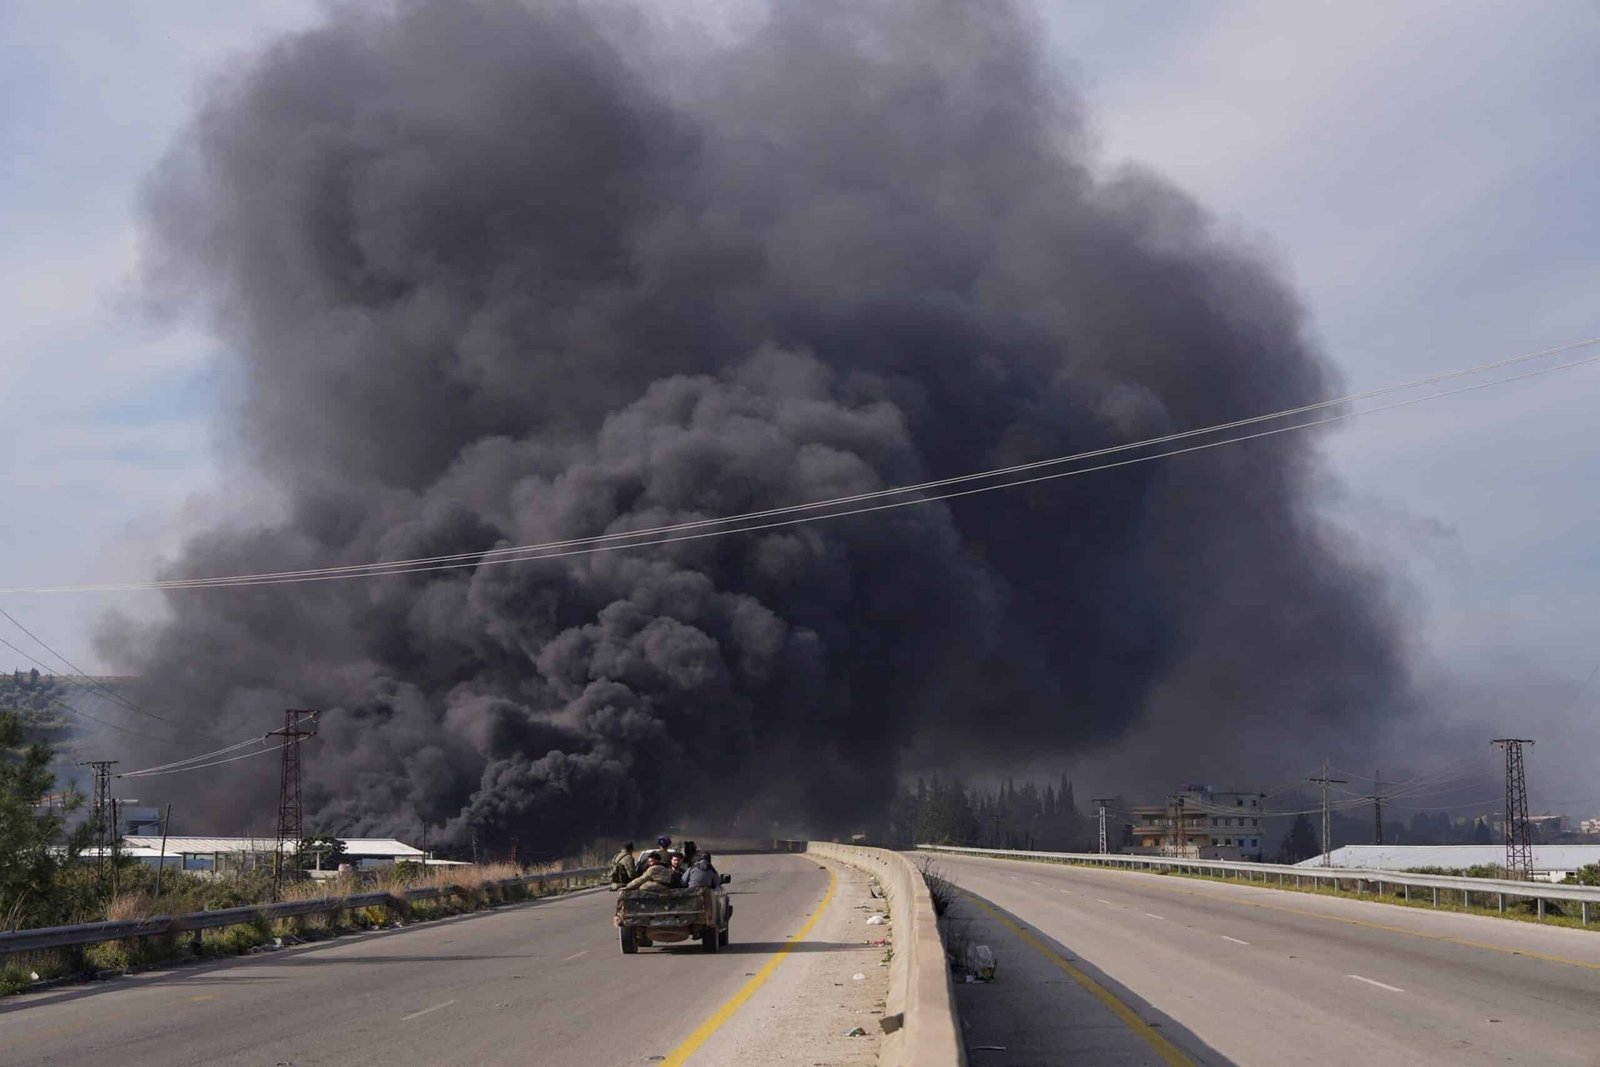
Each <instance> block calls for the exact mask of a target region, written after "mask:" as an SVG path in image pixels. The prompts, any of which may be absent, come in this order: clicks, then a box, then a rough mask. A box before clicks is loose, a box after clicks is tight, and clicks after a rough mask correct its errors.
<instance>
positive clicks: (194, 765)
mask: <svg viewBox="0 0 1600 1067" xmlns="http://www.w3.org/2000/svg"><path fill="white" fill-rule="evenodd" d="M307 721H310V720H309V719H301V720H299V721H297V722H296V723H294V724H293V725H295V726H298V725H299V724H300V722H307ZM270 737H272V733H265V734H262V735H261V736H260V737H247V738H245V739H244V740H243V741H236V742H234V743H233V744H231V745H228V746H226V747H225V748H219V749H215V750H213V751H211V752H201V753H198V754H197V755H193V756H189V757H187V758H185V759H180V760H173V761H172V762H171V763H158V764H156V765H155V766H153V767H141V768H139V769H138V770H134V771H125V772H123V773H122V774H119V775H118V776H117V777H119V778H148V777H152V776H154V775H158V774H177V773H178V772H180V771H197V770H200V769H201V768H203V767H216V766H219V765H221V764H224V763H232V762H233V761H234V760H241V759H248V758H249V757H251V756H259V755H261V754H262V753H263V752H276V751H277V750H278V749H277V747H274V748H263V749H259V750H257V751H255V752H246V753H244V754H243V755H240V756H231V757H230V758H227V759H216V758H215V757H218V756H228V755H229V753H233V752H237V751H239V749H241V748H246V747H248V746H250V745H261V744H266V742H267V739H268V738H270ZM279 747H281V746H279ZM206 761H209V762H206Z"/></svg>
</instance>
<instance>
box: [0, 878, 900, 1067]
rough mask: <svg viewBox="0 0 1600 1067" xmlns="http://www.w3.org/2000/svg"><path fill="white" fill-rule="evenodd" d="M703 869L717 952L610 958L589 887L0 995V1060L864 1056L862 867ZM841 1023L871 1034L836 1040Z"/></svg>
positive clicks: (612, 945)
mask: <svg viewBox="0 0 1600 1067" xmlns="http://www.w3.org/2000/svg"><path fill="white" fill-rule="evenodd" d="M718 866H719V867H720V869H721V870H722V871H723V872H724V873H727V874H731V875H732V876H733V881H732V884H730V885H729V887H728V888H729V890H730V891H732V892H733V894H734V895H733V897H732V899H733V904H734V915H733V920H732V923H731V927H730V929H731V934H732V944H731V945H729V947H728V948H726V949H724V950H723V951H722V952H719V953H715V954H707V953H704V952H702V951H701V949H700V946H699V945H698V944H697V943H690V944H688V945H686V946H684V947H672V948H666V949H641V950H640V952H639V953H638V954H637V955H635V956H623V955H622V954H621V952H620V949H619V948H618V944H617V935H616V930H615V928H614V927H613V926H612V924H611V911H612V908H613V905H614V902H615V898H614V897H613V896H612V895H611V894H610V893H607V892H605V891H587V892H583V893H578V894H574V895H571V896H567V897H560V898H553V899H549V900H546V901H540V902H534V903H528V904H521V905H515V906H510V907H506V908H502V909H497V910H495V911H492V912H488V913H479V914H476V915H469V916H461V917H457V918H452V919H447V920H442V921H439V922H434V923H421V924H417V925H415V926H412V927H407V928H403V929H397V930H387V931H379V932H374V933H368V934H359V935H353V936H350V937H345V938H341V939H338V940H336V941H332V942H325V943H322V944H314V945H306V946H300V947H291V948H288V949H284V950H282V951H277V952H271V953H263V954H260V955H256V956H251V957H244V958H239V959H234V960H224V961H218V962H215V963H206V964H197V965H188V966H182V967H175V968H172V969H168V970H162V971H153V972H146V973H143V974H138V975H132V976H129V977H126V978H122V979H116V980H112V981H108V982H97V983H93V984H90V985H76V986H65V987H61V988H58V989H54V990H48V991H44V992H40V993H34V994H28V995H26V996H18V997H12V998H8V999H6V1000H3V1001H0V1063H4V1064H6V1065H7V1067H19V1065H28V1064H61V1065H65V1064H71V1065H74V1067H76V1065H82V1064H91V1063H104V1064H115V1065H117V1067H143V1065H149V1067H156V1065H162V1067H177V1065H186V1064H195V1065H198V1064H251V1065H261V1064H265V1065H268V1067H273V1065H280V1067H302V1065H311V1064H340V1065H344V1064H351V1065H360V1064H375V1065H376V1064H382V1065H385V1067H412V1065H418V1067H420V1065H425V1064H426V1065H433V1064H447V1063H473V1064H508V1065H509V1064H518V1065H528V1064H597V1065H598V1064H604V1065H608V1067H609V1065H627V1064H661V1063H663V1062H665V1063H668V1064H669V1065H670V1064H674V1063H694V1064H733V1063H741V1064H743V1063H751V1064H762V1063H772V1064H778V1063H798V1062H805V1063H808V1064H809V1063H813V1062H826V1063H829V1064H870V1063H872V1062H874V1060H875V1058H876V1052H877V1037H876V1035H877V1033H878V1028H877V1026H876V1013H875V1012H874V1011H873V1003H874V1001H881V1000H882V997H883V991H884V988H885V987H886V984H887V977H886V970H885V969H884V968H882V967H879V966H878V964H879V961H880V959H881V957H882V955H883V951H884V950H883V949H882V948H870V947H867V946H865V944H864V941H865V940H866V939H868V938H870V937H872V936H878V935H876V934H875V933H874V931H878V930H881V929H882V928H881V927H871V926H866V925H864V920H865V918H866V916H867V914H868V908H869V906H870V904H871V901H870V898H869V897H868V896H867V892H866V879H865V877H864V876H862V875H861V874H859V873H857V872H855V871H854V870H853V869H851V868H848V867H844V866H830V867H823V866H821V865H820V864H819V863H818V861H817V860H816V859H815V858H813V857H809V856H799V855H752V856H727V857H722V858H720V859H719V862H718ZM825 899H826V900H827V907H826V908H824V909H823V910H822V913H821V914H820V915H816V914H815V913H816V912H817V910H818V905H819V904H822V903H823V901H824V900H825ZM813 918H814V919H815V922H814V924H813V923H812V920H813ZM808 924H809V928H808ZM802 930H805V935H804V936H803V937H802V938H800V939H799V940H798V941H796V942H795V943H794V944H793V946H792V948H791V949H790V950H789V951H787V952H781V950H783V949H784V948H785V947H786V945H789V939H790V938H791V937H792V936H793V935H795V934H797V933H799V932H800V931H802ZM857 973H861V974H864V975H865V978H864V979H863V980H859V981H857V980H854V978H853V975H854V974H857ZM758 978H759V979H760V981H759V983H757V984H756V985H754V986H753V985H752V983H756V982H757V979H758ZM752 989H753V992H752V991H751V990H752ZM742 993H744V994H748V995H747V996H746V997H745V998H744V999H740V997H741V994H742ZM856 1025H860V1026H862V1027H863V1028H864V1029H866V1030H867V1031H868V1034H869V1036H868V1037H867V1038H848V1037H845V1036H844V1034H845V1033H846V1032H847V1031H848V1030H849V1029H851V1028H852V1027H854V1026H856ZM686 1045H691V1046H694V1047H693V1048H686ZM802 1049H803V1050H804V1051H803V1052H801V1050H802ZM813 1053H815V1055H813Z"/></svg>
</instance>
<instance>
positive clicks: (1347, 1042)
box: [934, 855, 1600, 1067]
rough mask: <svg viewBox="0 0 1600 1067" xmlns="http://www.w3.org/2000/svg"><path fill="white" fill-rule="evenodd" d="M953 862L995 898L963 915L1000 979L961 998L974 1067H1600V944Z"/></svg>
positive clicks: (1464, 920)
mask: <svg viewBox="0 0 1600 1067" xmlns="http://www.w3.org/2000/svg"><path fill="white" fill-rule="evenodd" d="M934 862H935V863H936V864H937V866H938V867H939V868H941V869H942V870H943V872H944V874H945V875H946V876H947V877H949V878H950V879H951V880H952V881H953V882H955V883H956V884H957V885H958V886H959V887H960V888H961V889H962V890H964V891H966V892H967V893H970V894H973V895H975V896H976V897H978V898H981V902H980V901H978V900H970V899H969V900H965V901H963V902H961V903H960V904H958V905H957V907H956V910H955V914H956V916H957V925H958V928H959V927H960V926H961V924H963V923H967V924H969V925H967V926H966V927H965V935H966V936H967V937H968V938H969V939H970V940H971V941H972V942H974V943H980V942H981V943H986V944H989V945H991V947H992V948H993V950H994V951H995V953H996V955H997V956H998V957H999V960H1000V966H999V971H998V980H997V981H995V982H994V983H992V984H986V985H959V986H958V987H957V995H958V996H957V999H958V1002H959V1003H960V1005H961V1008H962V1013H963V1020H964V1023H965V1025H966V1035H967V1041H968V1048H969V1055H970V1058H971V1062H972V1065H973V1067H997V1065H1001V1064H1034V1063H1060V1062H1084V1063H1096V1064H1102V1063H1103V1064H1139V1063H1152V1064H1182V1063H1236V1064H1242V1065H1247V1067H1253V1065H1256V1064H1261V1065H1279V1064H1328V1063H1353V1064H1366V1065H1374V1067H1376V1065H1384V1064H1408V1065H1411V1064H1416V1065H1424V1064H1439V1065H1445V1064H1449V1065H1463V1064H1490V1063H1494V1064H1508V1063H1511V1064H1520V1063H1526V1064H1539V1065H1541V1067H1547V1065H1554V1064H1573V1065H1586V1067H1594V1065H1596V1064H1600V932H1590V931H1584V930H1574V929H1564V928H1558V927H1548V926H1543V927H1541V926H1534V925H1531V924H1527V923H1518V922H1512V921H1507V920H1503V919H1495V918H1486V917H1480V916H1471V915H1457V914H1452V913H1448V912H1433V911H1428V910H1423V909H1410V908H1400V907H1392V906H1389V905H1385V904H1379V903H1375V902H1370V901H1359V900H1350V899H1334V898H1327V897H1318V896H1311V895H1309V894H1300V893H1285V892H1279V891H1275V890H1271V889H1264V888H1259V887H1251V886H1249V885H1241V884H1236V883H1223V882H1209V881H1201V880H1198V879H1188V878H1175V877H1170V876H1160V875H1152V874H1143V873H1136V872H1130V871H1116V870H1103V869H1098V868H1083V867H1066V866H1057V865H1053V864H1039V863H1028V862H1023V861H1017V860H984V859H975V858H967V857H960V858H958V857H954V856H949V855H941V856H939V857H938V858H937V860H935V861H934ZM982 902H987V903H988V905H990V907H986V906H985V905H984V903H982ZM997 912H998V914H997ZM1017 927H1020V928H1021V929H1020V930H1019V929H1018V928H1017ZM1052 957H1054V958H1052ZM1095 986H1098V987H1099V992H1098V993H1097V992H1096V991H1095V989H1094V987H1095ZM1119 1008H1120V1011H1119ZM979 1046H1000V1047H1003V1049H1004V1051H1001V1050H1000V1048H996V1047H991V1048H988V1049H980V1048H979Z"/></svg>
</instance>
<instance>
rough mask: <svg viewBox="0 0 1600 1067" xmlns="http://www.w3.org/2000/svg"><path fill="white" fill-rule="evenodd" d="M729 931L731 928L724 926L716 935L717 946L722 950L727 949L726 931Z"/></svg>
mask: <svg viewBox="0 0 1600 1067" xmlns="http://www.w3.org/2000/svg"><path fill="white" fill-rule="evenodd" d="M730 929H731V927H727V926H724V927H723V928H722V930H721V932H720V933H718V934H717V944H718V945H720V946H721V947H722V948H727V947H728V931H729V930H730Z"/></svg>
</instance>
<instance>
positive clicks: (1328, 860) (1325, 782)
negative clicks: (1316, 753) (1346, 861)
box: [1306, 760, 1350, 867]
mask: <svg viewBox="0 0 1600 1067" xmlns="http://www.w3.org/2000/svg"><path fill="white" fill-rule="evenodd" d="M1349 780H1350V779H1348V778H1329V777H1328V761H1327V760H1323V761H1322V777H1320V778H1307V779H1306V781H1308V782H1321V783H1322V865H1323V866H1324V867H1331V866H1333V857H1332V856H1331V855H1330V853H1332V851H1333V849H1332V841H1330V840H1329V835H1330V834H1331V833H1332V826H1333V823H1332V821H1331V820H1330V819H1329V817H1328V786H1330V785H1344V784H1345V783H1346V782H1348V781H1349Z"/></svg>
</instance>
